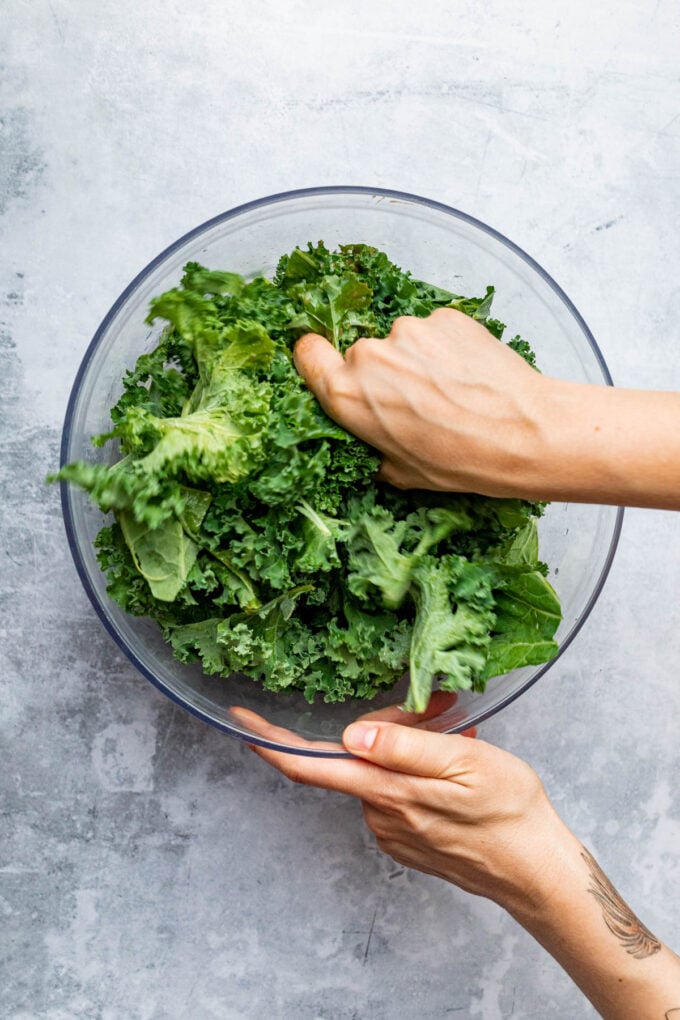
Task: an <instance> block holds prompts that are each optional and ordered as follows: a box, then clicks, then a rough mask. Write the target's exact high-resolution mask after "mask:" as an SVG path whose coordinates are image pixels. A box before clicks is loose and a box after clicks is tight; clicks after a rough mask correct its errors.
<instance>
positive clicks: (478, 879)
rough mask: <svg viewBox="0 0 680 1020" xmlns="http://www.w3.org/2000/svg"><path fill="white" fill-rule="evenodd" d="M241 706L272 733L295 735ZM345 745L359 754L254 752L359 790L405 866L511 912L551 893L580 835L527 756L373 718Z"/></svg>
mask: <svg viewBox="0 0 680 1020" xmlns="http://www.w3.org/2000/svg"><path fill="white" fill-rule="evenodd" d="M238 713H239V715H241V716H242V721H243V722H245V723H246V724H247V725H248V726H249V728H250V729H251V730H253V731H255V732H258V733H259V734H260V735H262V736H263V737H265V738H266V739H271V740H284V739H286V740H289V739H290V734H286V733H285V732H284V733H282V732H280V731H279V730H278V728H276V727H273V726H271V725H270V724H269V723H266V722H265V721H264V720H262V719H258V718H257V717H255V716H253V714H252V713H246V712H245V711H244V710H238ZM343 743H344V746H345V748H346V749H347V750H348V751H350V752H351V753H352V754H353V755H355V756H356V757H355V758H354V759H344V760H338V759H337V758H336V759H326V758H312V757H305V756H302V755H290V754H285V753H281V752H277V751H272V750H269V749H267V748H263V747H253V750H255V751H256V753H257V754H258V755H259V756H260V757H261V758H263V759H264V760H266V761H268V762H269V763H270V764H272V765H274V766H275V767H276V768H278V769H279V770H280V771H281V772H283V773H284V775H286V776H288V778H290V779H292V780H294V781H295V782H300V783H305V784H307V785H314V786H320V787H323V788H326V789H330V790H337V791H340V792H342V793H348V794H352V795H353V796H355V797H358V798H359V799H360V800H361V802H362V806H363V810H364V816H365V819H366V822H367V824H368V826H369V828H370V829H371V830H372V832H373V833H374V834H375V836H376V839H377V842H378V846H379V847H380V849H381V850H383V851H384V852H385V853H387V854H389V855H390V856H391V857H393V858H394V860H396V861H398V862H399V863H401V864H405V865H406V866H408V867H411V868H416V869H418V870H419V871H423V872H426V873H428V874H432V875H437V876H439V877H440V878H443V879H445V880H447V881H449V882H452V883H454V884H455V885H458V886H460V887H461V888H462V889H465V890H467V891H468V892H471V893H475V894H477V895H480V896H486V897H488V898H490V899H493V900H495V901H496V902H498V903H501V904H503V905H504V906H505V907H506V908H507V909H511V910H512V909H514V908H517V907H519V905H520V904H521V905H522V907H523V908H526V906H527V904H529V905H532V904H535V905H536V906H538V905H539V904H540V903H542V902H543V901H544V900H545V899H546V898H547V897H548V896H549V895H550V891H551V888H552V885H553V883H554V882H556V881H558V876H559V861H560V853H559V848H560V846H563V845H565V843H566V842H568V841H569V840H570V839H571V841H574V837H573V836H571V834H570V833H569V831H568V830H567V829H566V827H565V826H564V824H563V823H562V822H561V820H560V819H559V817H558V816H557V814H556V813H555V811H554V810H553V808H552V806H551V805H550V802H549V801H548V798H547V796H546V794H545V791H544V789H543V786H542V784H541V782H540V780H539V778H538V776H537V775H536V773H535V772H534V771H533V769H531V768H530V766H529V765H527V764H526V763H525V762H523V761H521V760H520V759H518V758H515V757H514V756H513V755H511V754H508V753H507V752H505V751H502V750H501V749H500V748H497V747H494V746H493V745H491V744H487V743H484V742H483V741H479V740H470V739H467V738H466V737H464V736H457V735H449V734H441V733H433V732H428V731H427V730H426V729H420V728H412V727H410V726H402V725H398V724H396V723H390V722H385V721H383V720H379V719H377V718H373V719H368V720H366V721H363V722H356V723H353V724H352V725H351V726H349V727H348V728H347V729H346V730H345V733H344V735H343ZM369 745H370V746H369Z"/></svg>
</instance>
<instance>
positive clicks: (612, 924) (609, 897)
mask: <svg viewBox="0 0 680 1020" xmlns="http://www.w3.org/2000/svg"><path fill="white" fill-rule="evenodd" d="M581 857H582V858H583V860H584V861H585V862H586V864H587V865H588V869H589V871H590V879H591V884H590V885H589V886H588V892H589V893H592V894H593V896H594V897H595V899H596V900H597V901H598V903H599V904H600V906H601V907H602V917H603V918H604V923H605V924H606V925H607V927H608V928H609V930H610V932H611V933H612V935H615V936H616V938H617V939H618V940H619V942H620V943H621V945H622V946H623V948H624V949H625V950H626V952H627V953H630V955H631V956H634V957H635V958H636V959H638V960H644V958H645V957H646V956H653V954H654V953H658V952H659V950H660V949H661V943H660V942H659V940H658V939H657V938H656V936H655V935H652V933H651V931H650V930H649V928H646V927H645V926H644V924H643V923H642V921H640V920H639V919H638V918H637V917H636V916H635V914H634V913H633V911H632V910H631V909H630V907H629V906H628V904H627V903H624V901H623V900H622V899H621V896H620V895H619V893H618V892H617V890H616V889H615V888H614V886H613V885H612V883H611V882H610V881H609V879H608V878H607V876H606V875H605V873H604V871H603V870H602V868H601V867H600V865H599V864H598V863H597V861H596V860H595V858H594V857H593V855H592V854H591V853H590V852H589V851H588V850H586V848H585V847H581ZM673 1012H674V1010H671V1013H673ZM673 1020H676V1018H675V1017H673ZM678 1020H680V1016H679V1017H678Z"/></svg>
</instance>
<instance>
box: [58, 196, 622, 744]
mask: <svg viewBox="0 0 680 1020" xmlns="http://www.w3.org/2000/svg"><path fill="white" fill-rule="evenodd" d="M318 240H323V241H324V242H325V243H326V245H327V246H328V247H330V248H333V247H335V246H336V245H338V244H345V243H356V242H364V243H367V244H371V245H374V246H375V247H377V248H381V249H384V250H385V251H386V252H387V254H388V255H389V257H390V258H391V259H392V260H393V261H394V262H396V263H397V264H398V265H401V266H402V267H403V268H405V269H409V270H410V271H411V272H412V273H413V275H414V276H415V277H417V278H419V279H422V280H427V281H428V282H431V283H434V284H438V285H439V286H441V287H444V288H446V289H449V290H453V291H455V292H457V293H461V294H466V295H479V294H483V293H484V290H485V287H486V285H487V284H493V285H494V286H495V287H496V298H495V301H494V306H493V313H492V314H493V315H494V317H497V318H499V319H501V320H502V321H503V322H506V323H507V324H508V331H509V332H508V333H507V334H506V335H507V336H513V335H514V334H515V333H520V334H521V335H522V336H523V337H524V338H525V339H527V340H528V341H529V342H530V343H531V344H532V345H533V347H534V349H535V351H536V355H537V360H538V363H539V365H540V367H541V370H542V371H543V372H544V373H545V374H546V375H554V376H559V377H562V378H564V379H572V380H575V381H580V382H590V383H601V384H602V383H604V384H608V385H611V378H610V375H609V372H608V370H607V366H606V364H605V362H604V359H603V358H602V355H601V353H600V351H599V350H598V347H597V344H596V343H595V341H594V339H593V337H592V335H591V333H590V331H589V330H588V327H587V326H586V324H585V322H584V321H583V319H582V318H581V316H580V315H579V313H578V312H577V310H576V309H575V308H574V306H573V304H572V303H571V301H570V300H569V298H568V297H567V296H566V295H565V294H564V293H563V292H562V291H561V290H560V288H559V287H558V286H557V284H556V283H555V282H554V281H553V280H552V279H551V278H550V276H548V274H547V273H546V272H544V270H543V269H541V267H540V266H539V265H537V263H536V262H534V261H533V259H531V258H530V257H529V256H528V255H526V254H525V253H524V252H523V251H522V250H521V249H520V248H518V247H517V246H516V245H515V244H513V243H512V242H511V241H509V240H507V238H505V237H503V236H502V235H501V234H499V233H498V232H497V231H496V230H493V229H492V228H491V227H488V226H486V225H485V224H484V223H481V222H480V221H479V220H476V219H474V218H473V217H471V216H468V215H466V214H465V213H462V212H459V211H458V210H456V209H452V208H449V207H448V206H445V205H442V204H441V203H439V202H433V201H429V200H427V199H424V198H419V197H417V196H415V195H408V194H403V193H401V192H396V191H384V190H379V189H373V188H364V187H327V188H310V189H305V190H301V191H291V192H287V193H285V194H279V195H272V196H270V197H268V198H264V199H261V200H259V201H256V202H250V203H248V204H246V205H242V206H239V207H238V208H236V209H232V210H231V211H230V212H226V213H223V214H222V215H221V216H216V217H215V218H214V219H212V220H209V221H208V222H207V223H204V224H202V225H201V226H199V227H196V228H195V229H194V230H192V231H190V232H189V233H188V234H186V235H185V236H184V237H182V238H180V239H179V240H178V241H176V242H175V243H174V244H172V245H170V247H169V248H167V249H166V250H165V251H164V252H162V253H161V254H160V255H159V256H158V257H157V258H155V259H154V260H153V261H152V262H151V263H150V264H149V265H148V266H147V267H146V269H144V270H142V272H141V273H140V274H139V275H138V276H137V277H136V278H135V279H134V280H133V281H132V283H131V284H130V285H129V286H128V287H127V288H126V290H125V291H124V292H123V294H121V296H120V297H119V298H118V300H117V301H116V302H115V304H114V305H113V307H112V308H111V310H110V311H109V313H108V314H107V315H106V317H105V318H104V321H103V322H102V324H101V326H100V327H99V329H98V330H97V332H96V334H95V336H94V338H93V340H92V342H91V344H90V346H89V348H88V350H87V352H86V354H85V357H84V358H83V362H82V364H81V366H80V369H79V370H78V374H77V376H76V380H75V383H74V386H73V391H72V393H71V397H70V400H69V404H68V409H67V412H66V420H65V424H64V432H63V438H62V447H61V462H62V464H66V463H68V462H70V461H73V460H79V459H84V460H89V461H96V460H103V461H110V460H111V459H112V457H113V453H112V451H111V450H110V449H108V448H105V449H101V450H95V449H94V448H93V447H92V445H91V444H90V436H92V435H94V434H96V433H101V432H105V431H107V429H108V428H109V425H110V421H109V408H110V407H111V406H112V405H113V404H114V403H115V402H116V400H117V399H118V396H119V395H120V392H121V388H122V387H121V378H122V375H123V372H124V371H125V370H126V369H128V368H131V367H132V366H133V365H134V363H135V360H136V359H137V357H138V355H139V354H141V353H142V352H144V351H148V350H150V349H151V348H152V347H153V346H155V343H156V342H157V339H158V335H159V333H160V330H161V324H160V323H158V324H154V326H152V327H150V326H148V325H145V323H144V318H145V316H146V314H147V310H148V305H149V301H150V299H151V298H152V297H153V296H154V295H156V294H159V293H160V292H162V291H164V290H167V289H168V288H169V287H172V286H175V285H176V284H177V283H178V282H179V279H180V276H181V270H182V266H183V265H184V263H185V262H188V261H191V260H196V261H198V262H202V263H203V264H205V265H206V266H208V267H209V268H214V269H225V270H233V271H235V272H238V273H241V274H243V275H244V276H254V275H257V274H261V273H262V274H266V275H271V274H272V273H273V271H274V269H275V267H276V263H277V261H278V259H279V256H280V255H281V254H283V253H284V252H288V251H291V250H292V249H293V248H294V247H295V246H296V245H305V244H306V243H307V241H313V242H316V241H318ZM109 445H110V444H109ZM61 495H62V505H63V511H64V518H65V522H66V530H67V534H68V540H69V543H70V546H71V551H72V554H73V558H74V560H75V564H76V568H77V570H78V573H79V575H80V578H81V580H82V583H83V585H84V587H85V590H86V591H87V593H88V595H89V597H90V599H91V601H92V604H93V606H94V608H95V610H96V611H97V613H98V614H99V617H100V619H101V620H102V622H103V624H104V626H105V627H106V629H107V630H108V631H109V633H110V634H111V636H112V637H113V638H114V640H115V641H116V642H117V644H118V645H119V646H120V647H121V648H122V650H123V651H124V652H125V654H126V655H127V656H128V658H129V659H130V661H131V662H132V663H133V664H134V665H135V666H136V667H137V669H139V670H140V672H141V673H143V674H144V676H146V677H147V678H148V679H149V680H151V682H152V683H153V684H155V685H156V687H158V688H159V689H160V690H161V691H163V693H164V694H166V695H168V697H170V698H172V699H173V700H174V701H175V702H177V703H178V704H179V705H182V706H183V707H184V708H185V709H187V710H188V711H190V712H192V713H193V714H194V715H197V716H198V717H199V718H201V719H203V720H205V721H206V722H208V723H211V724H212V725H214V726H217V727H219V728H220V729H222V730H224V731H225V732H227V733H230V734H231V735H233V736H236V737H239V738H241V739H244V740H247V741H249V742H251V743H259V744H263V745H266V746H269V747H273V748H275V749H278V750H283V751H288V752H291V753H297V754H311V755H322V756H343V757H344V756H345V754H346V753H345V752H344V751H343V750H342V744H341V742H340V736H341V733H342V730H343V729H344V727H345V726H346V725H348V724H349V723H350V722H351V721H352V720H354V719H356V718H357V717H358V716H360V715H363V714H365V713H367V712H372V711H376V710H377V711H380V712H384V711H387V715H388V717H390V712H389V709H388V706H390V705H397V704H398V703H399V702H400V701H401V700H402V699H403V697H404V694H405V681H401V682H400V683H399V684H398V685H397V686H396V687H395V688H394V689H393V690H392V691H390V692H387V693H384V694H382V695H379V696H378V697H377V698H376V699H374V700H373V701H372V702H366V701H349V702H346V703H344V704H325V703H323V702H317V703H315V704H314V705H310V704H308V703H307V702H306V701H305V699H304V697H303V695H302V694H301V693H297V692H295V693H291V694H282V693H276V694H273V693H271V692H268V691H266V690H264V689H263V688H262V687H261V686H260V685H259V684H257V683H254V682H253V681H252V680H249V679H248V678H246V677H240V676H235V677H232V678H230V679H228V680H226V679H222V678H219V677H207V676H205V675H204V674H203V673H202V672H201V670H200V668H199V667H198V666H197V665H184V664H182V663H179V662H177V661H176V660H175V659H174V658H173V657H172V655H171V653H170V650H169V648H168V646H167V645H166V644H165V642H164V641H163V640H162V638H161V636H160V632H159V631H158V629H157V627H156V624H155V623H153V621H151V620H148V619H140V618H137V617H133V616H128V615H127V614H126V613H124V612H123V611H122V610H121V609H120V608H119V607H118V606H117V605H116V604H115V603H114V602H112V601H111V600H110V599H109V598H108V596H107V594H106V579H105V577H104V575H103V574H102V572H101V571H100V569H99V565H98V563H97V559H96V557H95V552H94V548H93V544H92V543H93V540H94V538H95V536H96V534H97V532H98V531H99V529H100V527H101V526H102V524H103V523H104V521H105V517H104V515H103V514H102V513H101V512H100V511H99V510H98V509H97V508H96V507H95V506H94V505H93V504H92V503H91V502H90V500H89V497H88V496H87V495H86V494H85V493H83V492H81V491H80V490H79V489H76V488H74V487H71V486H68V485H65V484H62V488H61ZM621 519H622V510H621V509H620V508H616V507H607V506H592V505H586V504H577V503H569V504H566V503H553V504H552V505H551V506H550V507H548V509H547V511H546V513H545V516H544V517H543V518H542V519H541V520H540V522H539V534H540V543H541V544H540V550H541V553H540V554H541V558H542V559H543V560H545V561H546V562H548V563H549V564H550V567H551V571H552V573H551V581H552V583H553V585H554V587H555V588H556V590H557V592H558V594H559V596H560V598H561V600H562V608H563V614H564V615H563V620H562V623H561V625H560V628H559V631H558V633H557V640H558V641H559V644H560V648H561V651H562V652H563V651H564V650H565V648H567V647H568V645H569V644H570V643H571V641H572V640H573V639H574V637H575V636H576V634H577V633H578V631H579V629H580V628H581V626H582V625H583V623H584V621H585V619H586V618H587V616H588V614H589V613H590V611H591V609H592V607H593V605H594V604H595V601H596V600H597V597H598V595H599V593H600V591H601V589H602V586H603V584H604V581H605V578H606V576H607V573H608V571H609V567H610V565H611V562H612V557H613V555H614V551H615V548H616V543H617V540H618V536H619V531H620V527H621ZM556 661H557V660H556V659H553V660H552V662H550V663H547V664H545V665H542V666H539V667H535V666H531V667H524V668H522V669H517V670H515V671H513V672H512V673H509V674H507V675H506V676H502V677H496V678H495V679H493V680H490V681H489V683H488V685H487V689H486V691H484V693H474V692H472V691H468V692H463V693H460V694H459V695H458V697H457V698H452V697H451V696H448V697H441V696H439V697H436V698H435V699H434V700H433V702H432V703H431V705H432V708H431V710H430V717H429V718H428V719H427V721H426V722H423V720H422V719H412V718H407V717H406V716H404V715H401V716H400V715H399V713H398V710H396V709H395V710H394V713H396V715H394V717H396V718H400V719H402V720H403V721H405V722H415V723H417V724H420V725H426V726H427V728H428V729H433V730H438V731H441V732H460V731H463V730H466V729H468V728H470V727H472V726H475V725H476V724H478V723H480V722H481V721H482V720H484V719H487V718H489V716H491V715H493V714H494V713H496V712H498V711H500V709H502V708H503V707H504V706H505V705H508V704H509V703H510V702H511V701H513V700H514V699H515V698H517V697H518V696H519V695H520V694H521V693H522V692H523V691H525V690H527V688H528V687H530V686H531V685H532V684H534V683H535V682H536V681H537V680H538V679H539V677H541V676H543V674H544V673H546V671H547V670H548V669H550V668H552V667H553V666H554V664H555V662H556ZM251 713H255V715H252V714H251ZM394 713H393V714H394ZM262 720H266V722H265V721H262Z"/></svg>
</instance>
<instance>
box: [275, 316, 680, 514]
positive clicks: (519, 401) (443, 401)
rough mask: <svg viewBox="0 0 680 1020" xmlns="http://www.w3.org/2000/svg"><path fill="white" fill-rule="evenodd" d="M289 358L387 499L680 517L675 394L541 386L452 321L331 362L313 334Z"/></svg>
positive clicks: (504, 351)
mask: <svg viewBox="0 0 680 1020" xmlns="http://www.w3.org/2000/svg"><path fill="white" fill-rule="evenodd" d="M294 354H295V364H296V365H297V368H298V371H299V372H300V374H301V375H302V376H303V378H304V379H305V381H306V382H307V384H308V386H309V387H310V389H311V390H313V392H314V393H315V394H316V396H317V397H318V399H319V401H320V403H321V405H322V406H323V407H324V409H325V410H326V412H327V413H328V414H329V415H330V416H331V417H332V418H335V420H336V421H338V422H340V424H341V425H343V426H344V427H345V428H346V429H348V430H349V431H350V432H353V433H354V434H355V435H357V436H359V437H360V438H361V439H363V440H364V441H365V442H367V443H369V444H370V445H371V446H374V447H376V449H378V450H380V452H381V453H382V454H383V462H382V467H381V471H380V477H381V478H382V479H383V480H384V481H386V482H390V483H391V484H392V485H395V486H397V487H398V488H421V489H441V490H444V491H447V492H477V493H480V494H482V495H486V496H502V497H517V498H521V499H534V500H564V501H567V502H584V503H609V504H614V505H620V506H624V505H627V506H649V507H659V508H665V509H669V510H670V509H676V510H678V509H680V438H678V437H680V394H677V393H666V392H658V391H652V390H649V391H646V390H631V389H618V388H614V387H612V386H601V385H592V384H586V383H575V382H571V381H566V380H560V379H554V378H551V377H549V376H545V375H541V373H540V372H536V371H535V370H534V369H532V368H530V367H529V365H527V363H526V362H525V361H524V360H523V359H522V358H521V357H520V356H519V355H518V354H516V353H515V352H514V351H513V350H511V349H510V348H509V347H506V346H505V344H502V343H500V342H499V341H498V340H497V339H496V338H495V337H493V336H492V335H491V334H490V333H489V332H488V330H487V329H485V327H484V326H482V325H481V323H479V322H475V321H474V319H471V318H470V317H469V316H467V315H464V314H463V313H462V312H458V311H456V310H454V309H452V308H439V309H437V311H435V312H433V313H432V314H431V315H429V316H428V317H427V318H425V319H419V318H417V317H413V316H403V317H402V318H398V319H395V321H394V323H393V326H392V329H391V331H390V333H389V336H387V337H386V338H385V339H382V340H381V339H361V340H358V341H357V343H355V344H354V345H353V346H352V347H349V348H348V349H347V351H345V355H344V358H343V357H342V355H340V354H339V352H338V351H337V350H335V348H334V347H333V346H332V345H331V344H330V343H329V342H328V341H327V340H325V339H324V338H323V337H320V336H317V335H316V334H314V333H308V334H306V335H305V336H303V337H301V338H300V339H299V340H298V342H297V344H296V346H295V352H294Z"/></svg>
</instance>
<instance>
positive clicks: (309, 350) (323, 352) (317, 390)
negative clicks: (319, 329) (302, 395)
mask: <svg viewBox="0 0 680 1020" xmlns="http://www.w3.org/2000/svg"><path fill="white" fill-rule="evenodd" d="M293 359H294V361H295V367H296V368H297V370H298V372H299V373H300V375H301V376H302V378H303V379H304V380H305V382H306V383H307V385H308V386H309V388H310V390H312V392H313V393H314V395H315V396H316V397H317V399H318V401H319V403H320V404H321V406H322V407H323V409H324V410H325V411H327V412H328V411H329V407H328V403H329V383H330V379H331V377H332V376H333V375H335V374H336V373H337V372H339V371H340V372H341V371H342V370H343V368H344V367H345V362H344V360H343V357H342V354H340V351H337V350H336V349H335V347H333V344H331V343H330V342H329V341H328V340H326V339H324V337H322V336H319V334H318V333H305V335H304V336H301V337H300V339H299V340H298V341H297V343H296V344H295V347H294V348H293Z"/></svg>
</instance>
